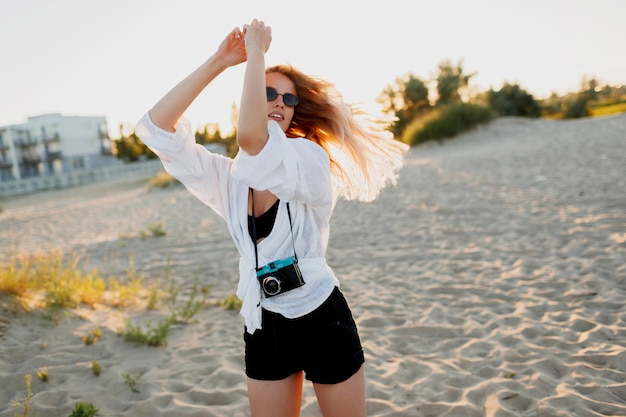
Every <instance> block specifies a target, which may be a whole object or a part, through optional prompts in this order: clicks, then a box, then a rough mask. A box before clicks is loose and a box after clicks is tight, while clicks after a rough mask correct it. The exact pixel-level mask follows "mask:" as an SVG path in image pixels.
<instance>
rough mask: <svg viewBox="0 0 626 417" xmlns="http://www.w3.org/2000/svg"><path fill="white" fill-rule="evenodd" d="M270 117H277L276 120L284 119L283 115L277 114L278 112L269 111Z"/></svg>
mask: <svg viewBox="0 0 626 417" xmlns="http://www.w3.org/2000/svg"><path fill="white" fill-rule="evenodd" d="M268 116H269V118H270V119H277V120H285V117H284V116H283V115H282V114H278V113H270V114H268Z"/></svg>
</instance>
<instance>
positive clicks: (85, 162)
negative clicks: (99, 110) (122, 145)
mask: <svg viewBox="0 0 626 417" xmlns="http://www.w3.org/2000/svg"><path fill="white" fill-rule="evenodd" d="M115 163H116V160H115V157H114V156H113V155H112V153H111V139H110V137H109V133H108V128H107V124H106V118H105V117H99V116H63V115H61V114H46V115H41V116H34V117H29V118H28V122H27V123H24V124H19V125H9V126H3V127H0V182H7V181H13V180H20V179H25V178H31V177H41V176H48V175H54V174H61V173H66V172H72V171H75V170H82V169H91V168H98V167H102V166H106V165H111V164H115Z"/></svg>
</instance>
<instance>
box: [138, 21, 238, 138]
mask: <svg viewBox="0 0 626 417" xmlns="http://www.w3.org/2000/svg"><path fill="white" fill-rule="evenodd" d="M246 58H247V55H246V49H245V45H244V39H243V34H242V33H241V30H240V29H239V28H235V29H233V30H232V31H231V32H230V33H229V34H228V36H226V38H225V39H224V40H223V41H222V43H221V44H220V46H219V47H218V49H217V52H216V53H215V54H213V55H212V56H211V57H210V58H209V59H207V60H206V61H205V62H204V63H202V65H200V66H199V67H198V68H197V69H196V70H195V71H193V72H192V73H191V74H189V75H188V76H187V77H186V78H185V79H183V80H182V81H181V82H180V83H178V84H177V85H176V86H175V87H174V88H172V89H171V90H170V91H169V92H168V93H167V94H165V96H163V98H161V99H160V100H159V101H158V102H157V103H156V104H155V105H154V107H152V109H150V112H149V113H150V119H151V120H152V122H153V123H154V124H155V125H157V126H158V127H160V128H161V129H164V130H167V131H168V132H174V130H175V126H176V123H177V122H178V120H179V119H180V117H181V116H182V115H183V113H184V112H185V111H186V110H187V108H188V107H189V106H190V105H191V103H192V102H193V101H194V100H195V99H196V97H198V95H199V94H200V93H201V92H202V90H204V88H205V87H206V86H207V85H209V83H210V82H211V81H213V80H214V79H215V77H217V76H218V75H219V74H221V73H222V71H224V70H225V69H226V68H228V67H231V66H234V65H237V64H240V63H242V62H244V61H245V60H246Z"/></svg>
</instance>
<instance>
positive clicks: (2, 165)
mask: <svg viewBox="0 0 626 417" xmlns="http://www.w3.org/2000/svg"><path fill="white" fill-rule="evenodd" d="M11 168H13V163H12V162H11V161H3V160H2V159H0V169H11Z"/></svg>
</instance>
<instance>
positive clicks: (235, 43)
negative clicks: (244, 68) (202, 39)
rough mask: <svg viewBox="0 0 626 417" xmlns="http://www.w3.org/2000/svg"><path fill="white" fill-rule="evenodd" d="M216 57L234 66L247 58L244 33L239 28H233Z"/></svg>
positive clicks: (229, 65)
mask: <svg viewBox="0 0 626 417" xmlns="http://www.w3.org/2000/svg"><path fill="white" fill-rule="evenodd" d="M216 57H217V58H218V59H219V60H220V61H221V62H222V63H223V64H224V65H225V66H226V67H232V66H234V65H237V64H241V63H242V62H245V61H246V59H247V54H246V45H245V42H244V35H243V34H242V33H241V30H239V28H238V27H237V28H235V29H233V30H232V31H231V32H230V33H229V34H228V36H226V38H225V39H224V40H223V41H222V43H221V44H220V46H219V47H218V48H217V53H216Z"/></svg>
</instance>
